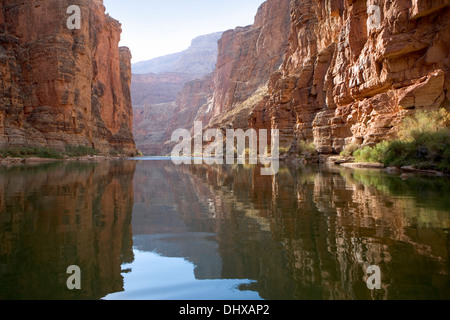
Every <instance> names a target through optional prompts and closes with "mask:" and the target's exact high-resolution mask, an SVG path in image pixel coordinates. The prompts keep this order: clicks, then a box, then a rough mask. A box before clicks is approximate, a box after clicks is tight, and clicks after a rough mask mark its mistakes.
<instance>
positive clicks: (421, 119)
mask: <svg viewBox="0 0 450 320" xmlns="http://www.w3.org/2000/svg"><path fill="white" fill-rule="evenodd" d="M449 125H450V114H449V113H448V112H447V111H445V110H440V111H434V112H426V111H419V112H417V113H416V114H415V115H414V116H413V117H408V118H405V120H404V121H403V123H402V125H401V126H400V130H399V137H400V139H399V140H394V141H389V142H387V141H384V142H382V143H379V144H377V145H376V146H375V147H365V148H363V149H360V150H356V151H355V152H354V154H353V155H354V156H355V158H356V160H357V161H362V162H381V163H383V164H384V165H385V166H395V167H399V166H406V165H414V166H416V167H417V168H419V169H437V170H441V171H444V172H450V128H449V127H448V126H449Z"/></svg>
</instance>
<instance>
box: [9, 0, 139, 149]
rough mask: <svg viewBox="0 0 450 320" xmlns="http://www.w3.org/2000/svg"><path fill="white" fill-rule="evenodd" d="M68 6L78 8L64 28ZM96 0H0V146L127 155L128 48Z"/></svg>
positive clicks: (116, 24)
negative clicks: (72, 24)
mask: <svg viewBox="0 0 450 320" xmlns="http://www.w3.org/2000/svg"><path fill="white" fill-rule="evenodd" d="M70 5H76V6H78V7H79V8H80V9H81V12H80V22H81V28H80V29H73V30H71V29H69V28H68V26H67V20H68V19H69V18H70V17H71V14H70V13H69V14H68V13H67V9H68V7H69V6H70ZM120 34H121V25H120V23H119V22H118V21H116V20H114V19H113V18H111V17H110V16H109V15H107V14H105V7H104V5H103V1H102V0H93V1H89V0H76V1H68V0H63V1H60V0H48V1H42V0H35V1H25V2H23V1H15V0H2V1H1V2H0V75H1V77H0V147H3V148H5V147H24V146H25V147H36V146H40V147H49V148H55V149H59V150H64V149H65V147H66V146H69V145H74V146H78V145H83V146H87V147H93V148H95V149H97V150H99V151H101V152H104V153H107V152H110V151H112V150H115V151H119V152H121V153H127V154H130V155H131V154H134V153H135V151H136V150H135V143H134V139H133V134H132V121H133V113H132V106H131V94H130V82H131V63H130V59H131V53H130V50H129V49H128V48H119V46H118V43H119V40H120Z"/></svg>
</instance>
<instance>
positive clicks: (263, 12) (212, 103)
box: [163, 0, 290, 154]
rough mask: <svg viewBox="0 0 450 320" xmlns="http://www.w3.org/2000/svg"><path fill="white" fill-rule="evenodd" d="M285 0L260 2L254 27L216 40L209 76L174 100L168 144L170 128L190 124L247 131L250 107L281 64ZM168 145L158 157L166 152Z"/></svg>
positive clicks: (287, 18)
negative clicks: (214, 57) (214, 61)
mask: <svg viewBox="0 0 450 320" xmlns="http://www.w3.org/2000/svg"><path fill="white" fill-rule="evenodd" d="M289 5H290V1H289V0H277V1H275V0H268V1H266V2H265V3H263V4H262V5H261V6H260V8H259V9H258V12H257V14H256V17H255V22H254V24H253V25H250V26H247V27H238V28H236V29H233V30H228V31H226V32H224V33H223V35H222V37H221V38H220V40H219V42H218V56H217V64H216V69H215V70H214V72H213V73H212V74H211V75H209V76H206V77H204V78H203V79H200V80H196V81H194V82H191V83H188V84H186V85H185V87H184V89H183V91H182V92H181V93H180V95H179V97H178V99H177V108H176V112H175V113H174V114H173V117H172V120H171V123H170V125H169V127H168V128H167V131H166V136H165V140H166V141H170V139H171V134H172V132H173V131H174V130H176V129H179V128H183V129H188V130H192V129H193V125H194V121H202V122H203V125H204V127H205V128H207V127H215V128H220V129H222V130H225V129H229V128H244V129H245V128H247V127H249V123H248V122H249V121H248V119H249V117H250V112H251V110H252V109H253V108H254V107H255V105H260V104H261V103H263V102H265V99H266V97H265V96H266V95H267V83H268V79H269V77H270V75H271V74H272V73H273V72H275V71H277V70H278V69H279V67H280V66H281V64H282V62H283V57H284V53H285V50H286V46H287V44H288V35H289V26H290V16H289ZM172 146H173V143H170V142H167V143H166V145H165V146H164V148H163V153H166V154H167V153H170V151H171V147H172Z"/></svg>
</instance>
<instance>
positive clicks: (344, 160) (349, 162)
mask: <svg viewBox="0 0 450 320" xmlns="http://www.w3.org/2000/svg"><path fill="white" fill-rule="evenodd" d="M326 163H328V164H334V165H338V166H342V167H345V168H351V169H376V170H384V171H386V172H387V173H389V174H399V175H400V177H402V178H407V177H408V176H409V174H424V175H431V176H437V177H450V175H449V174H446V173H444V172H442V171H437V170H424V169H419V168H416V167H414V166H412V165H410V166H401V167H386V166H385V165H384V164H382V163H377V162H357V161H356V160H355V158H353V157H345V156H332V157H329V158H328V159H327V160H326Z"/></svg>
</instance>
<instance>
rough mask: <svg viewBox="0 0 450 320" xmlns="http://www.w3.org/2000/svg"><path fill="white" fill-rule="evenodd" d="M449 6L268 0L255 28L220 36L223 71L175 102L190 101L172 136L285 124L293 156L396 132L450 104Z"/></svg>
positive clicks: (284, 140) (439, 0) (443, 2)
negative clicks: (196, 124)
mask: <svg viewBox="0 0 450 320" xmlns="http://www.w3.org/2000/svg"><path fill="white" fill-rule="evenodd" d="M449 7H450V1H448V0H436V1H421V0H395V1H389V2H386V1H377V0H352V1H345V0H331V1H330V0H305V1H300V0H291V1H287V0H286V1H271V0H268V1H266V2H265V3H264V4H263V5H262V6H261V7H260V9H259V10H258V13H257V15H256V18H255V23H254V24H253V25H252V26H248V27H243V28H242V27H239V28H237V29H235V30H229V31H227V32H225V33H224V34H223V36H222V38H221V39H220V40H219V50H218V62H217V66H216V70H215V71H214V73H213V74H212V76H211V77H212V79H206V80H203V81H212V83H210V84H208V85H207V84H205V83H203V84H202V85H199V83H197V84H196V87H197V88H198V89H199V90H201V91H195V92H192V90H191V89H190V88H189V87H192V84H189V85H187V87H185V90H183V91H182V93H181V94H180V97H179V98H178V101H184V102H187V103H184V104H183V105H179V106H178V107H179V109H176V110H184V111H183V112H180V113H177V114H174V116H173V118H172V122H171V125H170V126H169V128H168V130H167V132H166V141H169V140H170V134H171V132H173V129H174V128H186V129H192V126H193V121H195V120H201V121H203V124H204V127H205V128H208V127H215V128H220V129H221V130H222V131H224V130H225V129H233V128H234V129H237V128H241V129H247V128H255V129H271V128H273V129H279V130H280V138H281V141H280V145H281V146H282V147H284V148H287V150H289V149H290V151H291V153H292V154H295V153H296V152H298V151H299V148H298V146H299V144H300V142H302V141H307V142H314V144H315V146H316V148H317V150H318V151H319V152H320V153H321V154H337V153H340V152H341V151H342V150H343V149H344V148H345V147H346V146H348V145H350V144H356V145H364V146H365V145H369V146H370V145H374V144H376V143H378V142H380V141H383V140H385V139H391V138H394V137H395V136H396V132H397V129H398V126H399V124H400V123H401V121H402V120H403V118H404V117H405V116H407V115H410V114H413V113H415V112H416V111H417V110H435V109H438V108H447V109H448V108H450V102H449V101H450V92H449V88H450V77H449V76H450V59H449V57H450V56H449V52H450V48H449V43H450V23H449V21H450V19H449V18H450V8H449ZM204 88H207V90H204ZM202 90H203V91H202ZM186 94H187V95H189V97H184V96H183V95H186ZM200 96H205V98H204V99H200V100H199V99H193V97H200ZM189 100H190V101H191V102H189ZM186 114H190V116H189V117H188V118H186V116H185V115H186ZM186 119H189V121H190V126H187V124H186ZM173 145H174V144H173V143H166V145H165V148H164V152H166V153H170V150H171V147H173Z"/></svg>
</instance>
